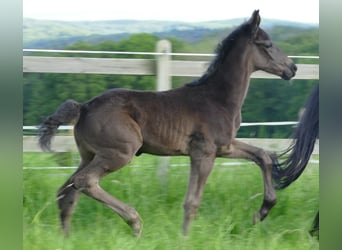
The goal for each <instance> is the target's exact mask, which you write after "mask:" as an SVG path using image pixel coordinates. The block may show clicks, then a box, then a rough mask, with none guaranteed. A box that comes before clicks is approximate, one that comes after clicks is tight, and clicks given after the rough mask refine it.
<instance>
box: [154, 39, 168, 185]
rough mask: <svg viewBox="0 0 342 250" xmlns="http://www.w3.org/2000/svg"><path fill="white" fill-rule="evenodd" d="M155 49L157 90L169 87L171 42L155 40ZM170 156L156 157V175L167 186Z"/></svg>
mask: <svg viewBox="0 0 342 250" xmlns="http://www.w3.org/2000/svg"><path fill="white" fill-rule="evenodd" d="M156 47H157V48H156V50H157V52H158V53H163V54H162V55H157V56H156V62H157V73H156V74H157V91H164V90H169V89H171V63H170V62H171V56H170V54H168V53H171V43H170V42H169V41H168V40H160V41H158V42H157V46H156ZM169 161H170V157H168V156H161V157H158V176H159V178H160V182H161V184H162V186H164V187H166V186H167V178H166V177H167V172H168V166H169Z"/></svg>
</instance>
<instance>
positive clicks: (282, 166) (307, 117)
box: [272, 84, 319, 189]
mask: <svg viewBox="0 0 342 250" xmlns="http://www.w3.org/2000/svg"><path fill="white" fill-rule="evenodd" d="M318 89H319V86H318V84H317V86H316V87H315V88H314V90H313V91H312V93H311V94H310V96H309V97H308V99H307V101H306V104H305V111H304V114H303V116H302V117H301V119H300V121H299V123H298V126H297V128H296V129H295V131H294V133H293V136H292V137H293V143H292V144H291V145H290V146H289V147H288V148H287V150H285V151H284V152H283V153H282V154H280V155H279V156H284V155H285V154H288V156H287V157H286V159H285V160H284V161H283V162H280V163H279V164H278V165H276V166H274V167H273V172H272V175H273V181H274V186H275V188H276V189H283V188H285V187H287V186H288V185H290V184H291V183H292V182H294V181H295V180H296V179H297V178H298V177H299V176H300V175H301V174H302V172H303V171H304V169H305V167H306V166H307V164H308V162H309V159H310V156H311V154H312V152H313V149H314V146H315V142H316V138H318V132H319V105H318V103H319V98H318V97H319V91H318Z"/></svg>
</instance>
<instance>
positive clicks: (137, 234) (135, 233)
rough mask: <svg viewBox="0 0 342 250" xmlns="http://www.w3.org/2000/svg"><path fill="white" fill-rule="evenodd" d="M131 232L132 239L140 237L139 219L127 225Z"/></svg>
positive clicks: (140, 225) (140, 226)
mask: <svg viewBox="0 0 342 250" xmlns="http://www.w3.org/2000/svg"><path fill="white" fill-rule="evenodd" d="M129 225H130V226H131V228H132V230H133V236H134V237H140V235H141V232H142V224H141V219H140V217H138V218H137V219H136V220H135V221H134V222H131V223H129Z"/></svg>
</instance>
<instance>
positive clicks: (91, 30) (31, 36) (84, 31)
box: [23, 18, 317, 49]
mask: <svg viewBox="0 0 342 250" xmlns="http://www.w3.org/2000/svg"><path fill="white" fill-rule="evenodd" d="M243 21H244V19H242V18H238V19H230V20H223V21H208V22H197V23H188V22H174V21H138V20H114V21H91V22H88V21H50V20H36V19H29V18H24V20H23V47H24V48H49V49H56V48H64V47H66V46H68V45H70V44H72V43H75V42H77V41H83V42H88V43H99V42H101V41H104V40H113V41H117V40H120V39H122V38H127V37H128V36H129V35H131V34H134V33H150V34H155V35H156V36H158V37H160V38H166V37H174V38H177V39H179V40H182V41H185V42H189V43H194V42H199V41H201V40H202V39H203V38H205V37H208V36H212V34H220V33H222V32H223V31H224V30H226V29H230V28H232V27H234V26H236V25H239V24H241V23H242V22H243ZM262 26H263V27H264V28H265V29H271V28H273V27H275V26H283V27H291V29H294V30H297V31H298V32H301V31H303V29H308V28H317V25H315V24H305V23H296V22H288V21H281V20H273V19H263V22H262ZM295 33H296V32H295Z"/></svg>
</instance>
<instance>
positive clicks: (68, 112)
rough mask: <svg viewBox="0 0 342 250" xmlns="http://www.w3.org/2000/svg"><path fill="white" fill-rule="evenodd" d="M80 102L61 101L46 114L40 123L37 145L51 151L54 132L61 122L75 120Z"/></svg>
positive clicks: (65, 122) (68, 122) (66, 122)
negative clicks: (54, 110)
mask: <svg viewBox="0 0 342 250" xmlns="http://www.w3.org/2000/svg"><path fill="white" fill-rule="evenodd" d="M80 108H81V104H80V103H78V102H76V101H74V100H67V101H66V102H64V103H62V104H61V105H60V106H59V107H58V108H57V110H56V112H55V113H53V114H52V115H50V116H48V117H47V118H46V119H45V120H44V121H43V122H42V124H41V125H40V127H39V130H38V133H39V146H40V147H41V149H42V150H44V151H51V139H52V137H53V136H54V135H55V134H56V132H57V129H58V127H59V126H60V125H62V124H70V122H71V121H74V122H77V120H78V118H79V115H80Z"/></svg>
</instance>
